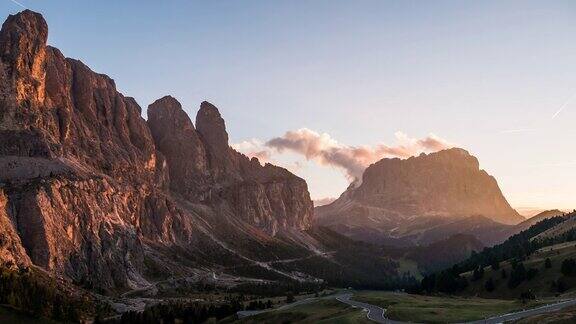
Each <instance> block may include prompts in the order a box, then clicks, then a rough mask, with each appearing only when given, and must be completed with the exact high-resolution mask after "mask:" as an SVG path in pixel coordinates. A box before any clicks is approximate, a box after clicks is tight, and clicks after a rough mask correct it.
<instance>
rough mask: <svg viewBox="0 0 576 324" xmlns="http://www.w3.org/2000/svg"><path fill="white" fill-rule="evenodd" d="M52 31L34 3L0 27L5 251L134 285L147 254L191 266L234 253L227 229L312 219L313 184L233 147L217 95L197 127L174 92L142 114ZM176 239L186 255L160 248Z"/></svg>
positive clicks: (9, 259) (181, 267) (170, 269)
mask: <svg viewBox="0 0 576 324" xmlns="http://www.w3.org/2000/svg"><path fill="white" fill-rule="evenodd" d="M47 35H48V27H47V24H46V22H45V21H44V19H43V18H42V16H41V15H40V14H37V13H34V12H31V11H28V10H26V11H24V12H22V13H20V14H17V15H13V16H10V17H9V18H8V19H7V20H6V22H5V23H4V24H3V26H2V30H1V31H0V170H1V172H0V261H2V262H6V263H10V264H14V265H30V264H34V265H37V266H40V267H42V268H44V269H46V270H47V271H49V272H50V273H53V274H57V275H62V276H65V277H68V278H70V279H72V280H73V281H74V282H76V283H79V284H81V285H83V286H86V287H94V288H96V287H100V288H104V289H110V288H138V287H143V286H146V285H148V284H149V282H148V280H147V279H146V278H145V276H144V275H143V274H144V273H145V272H146V270H147V265H146V264H147V262H145V260H148V264H149V263H150V262H151V261H150V260H152V261H154V260H157V261H158V264H160V266H161V267H163V271H164V272H166V273H168V274H170V273H176V272H178V273H187V274H190V273H196V272H195V271H197V268H203V269H206V268H208V267H213V266H216V265H217V262H220V261H222V260H218V259H217V258H212V256H213V255H217V253H218V252H219V251H224V252H222V253H232V252H230V251H229V249H225V248H224V247H223V246H224V245H225V243H226V242H225V241H226V238H227V237H233V238H238V237H243V238H244V239H245V240H250V239H252V237H251V236H242V235H247V234H245V233H259V235H263V237H271V236H272V235H275V234H277V233H278V231H281V230H283V229H306V228H308V227H309V226H310V224H311V218H312V202H311V201H310V198H309V194H308V190H307V186H306V183H305V182H304V181H303V180H302V179H300V178H298V177H296V176H294V175H292V174H291V173H289V172H288V171H286V170H284V169H281V168H278V167H275V166H272V165H266V166H264V167H262V166H261V165H260V164H259V162H258V161H256V160H253V161H250V160H249V159H248V158H246V157H245V156H243V155H241V154H239V153H237V152H235V151H233V150H232V149H230V148H229V147H228V144H227V134H226V131H225V127H224V121H223V120H222V118H221V117H220V114H219V113H218V110H217V109H216V108H215V107H213V106H211V105H209V104H207V103H203V104H202V107H201V110H200V113H199V119H198V127H199V130H198V131H196V129H195V128H194V125H193V124H192V122H191V121H190V119H189V118H188V116H187V115H186V113H185V112H184V111H183V110H182V108H181V106H180V104H179V103H178V102H177V101H176V100H175V99H173V98H170V97H166V98H163V99H161V100H159V101H157V102H155V103H154V104H152V105H151V106H150V108H149V116H150V121H149V123H147V122H146V121H145V120H144V119H143V118H142V117H141V113H142V111H141V108H140V107H139V106H138V104H137V103H136V102H135V100H134V99H132V98H129V97H125V96H123V95H122V94H120V93H119V92H118V91H117V90H116V86H115V84H114V81H113V80H112V79H110V78H109V77H108V76H106V75H103V74H98V73H95V72H93V71H92V70H90V68H88V67H87V66H86V65H84V64H83V63H82V62H80V61H77V60H73V59H69V58H65V57H64V56H63V55H62V53H61V52H60V51H59V50H58V49H56V48H53V47H50V46H47V45H46V40H47ZM149 125H150V127H149ZM164 155H165V156H166V157H164ZM240 229H242V231H243V234H242V235H240V234H238V233H236V234H234V233H231V231H234V230H238V231H239V230H240ZM232 234H234V235H232ZM266 235H268V236H266ZM218 237H221V238H218ZM175 247H177V248H178V249H179V250H178V251H186V252H185V253H188V254H187V255H188V256H189V258H188V259H187V260H186V263H185V264H184V263H178V262H176V261H173V260H172V259H173V258H172V257H166V255H164V254H163V253H165V251H168V250H169V249H173V248H175ZM219 249H220V250H219ZM241 252H243V251H240V252H238V253H241ZM234 253H236V252H234ZM168 265H169V266H168Z"/></svg>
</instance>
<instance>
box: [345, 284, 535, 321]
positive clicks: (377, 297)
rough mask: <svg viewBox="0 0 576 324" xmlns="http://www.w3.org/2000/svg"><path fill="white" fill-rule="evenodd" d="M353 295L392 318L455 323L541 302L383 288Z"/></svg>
mask: <svg viewBox="0 0 576 324" xmlns="http://www.w3.org/2000/svg"><path fill="white" fill-rule="evenodd" d="M352 299H354V300H357V301H361V302H365V303H368V304H373V305H378V306H380V307H382V308H385V309H387V311H386V316H387V317H389V318H390V319H394V320H400V321H412V322H420V323H422V322H426V323H453V322H462V321H473V320H480V319H483V318H486V317H491V316H494V315H499V314H505V313H508V312H511V311H515V310H521V309H523V308H531V307H535V306H537V305H541V304H542V303H541V302H532V303H529V304H522V303H521V302H520V301H516V300H501V299H483V298H465V297H437V296H420V295H409V294H401V293H393V292H382V291H360V292H357V293H355V294H354V297H352Z"/></svg>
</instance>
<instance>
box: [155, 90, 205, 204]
mask: <svg viewBox="0 0 576 324" xmlns="http://www.w3.org/2000/svg"><path fill="white" fill-rule="evenodd" d="M148 126H149V127H150V131H151V133H152V137H153V138H154V142H155V143H156V148H157V149H158V150H159V151H160V152H162V154H163V155H164V156H165V158H166V161H167V163H168V165H169V168H168V170H169V174H170V179H171V181H170V187H171V188H172V190H174V191H176V192H179V193H181V194H183V195H185V196H187V197H188V198H191V199H194V200H197V199H200V196H201V194H200V192H201V191H202V189H201V187H203V186H204V184H205V183H206V180H207V179H206V178H207V177H208V172H209V170H208V159H207V156H206V150H205V148H204V144H203V143H202V141H201V140H200V137H199V136H198V132H197V131H196V129H195V128H194V125H193V124H192V121H191V120H190V118H189V117H188V114H186V112H185V111H184V110H183V109H182V105H181V104H180V102H178V100H176V99H175V98H173V97H171V96H165V97H163V98H161V99H158V100H156V101H155V102H154V103H152V104H151V105H149V106H148Z"/></svg>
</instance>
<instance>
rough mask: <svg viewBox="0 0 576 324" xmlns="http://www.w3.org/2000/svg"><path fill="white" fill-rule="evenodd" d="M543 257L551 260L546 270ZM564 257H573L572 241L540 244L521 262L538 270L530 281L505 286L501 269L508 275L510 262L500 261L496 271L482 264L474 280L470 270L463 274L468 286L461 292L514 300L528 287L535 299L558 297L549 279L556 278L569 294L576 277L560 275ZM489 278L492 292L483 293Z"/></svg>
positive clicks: (574, 246)
mask: <svg viewBox="0 0 576 324" xmlns="http://www.w3.org/2000/svg"><path fill="white" fill-rule="evenodd" d="M546 258H550V260H551V261H552V268H550V269H546V268H545V267H544V262H545V260H546ZM566 258H576V242H567V243H561V244H557V245H553V246H548V247H544V248H542V249H540V250H538V251H536V252H535V253H533V254H532V255H531V256H530V257H529V258H527V259H526V260H525V261H524V262H523V263H524V266H525V267H526V269H528V268H536V269H538V274H537V275H536V277H534V278H533V279H532V280H528V281H524V282H522V283H521V284H520V285H519V286H518V287H516V288H513V289H510V288H508V278H502V274H501V271H502V269H505V270H506V272H507V274H508V277H509V276H510V272H511V270H512V265H511V264H510V263H509V262H502V263H501V264H500V269H499V270H496V271H494V270H492V268H491V267H485V268H484V276H483V277H482V278H481V279H480V280H477V281H472V273H471V272H468V273H465V274H464V276H465V277H466V278H467V279H468V282H469V283H470V285H469V286H468V287H467V288H466V289H465V290H464V291H463V292H462V294H463V295H467V296H479V297H486V298H503V299H514V298H519V296H520V294H521V293H522V292H524V291H528V290H531V291H532V292H534V293H535V294H536V297H537V298H549V297H555V296H558V297H559V296H562V295H559V294H558V293H557V292H556V291H555V290H554V289H552V282H553V281H556V280H558V279H559V278H563V279H564V280H565V282H566V283H567V284H568V287H569V290H568V293H572V294H573V293H574V291H575V288H576V277H564V276H563V275H562V273H561V271H560V268H561V265H562V261H563V260H564V259H566ZM489 278H492V280H494V283H495V287H496V289H495V290H494V291H493V292H487V291H486V289H484V284H485V282H486V280H488V279H489Z"/></svg>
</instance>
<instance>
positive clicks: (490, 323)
mask: <svg viewBox="0 0 576 324" xmlns="http://www.w3.org/2000/svg"><path fill="white" fill-rule="evenodd" d="M352 295H353V294H352V293H346V294H338V295H332V296H327V297H320V298H318V297H316V298H307V299H302V300H299V301H296V302H294V303H292V304H288V305H284V306H281V307H278V308H273V309H267V310H257V311H239V312H238V313H237V315H238V317H239V318H243V317H247V316H253V315H257V314H261V313H265V312H271V311H276V310H284V309H288V308H292V307H294V306H298V305H302V304H307V303H310V302H313V301H315V300H318V299H328V298H335V299H336V300H337V301H339V302H341V303H345V304H348V305H350V306H353V307H358V308H362V309H365V310H366V311H367V314H366V317H367V318H368V319H369V320H371V321H374V322H376V323H386V324H407V323H409V322H402V321H395V320H391V319H388V318H386V316H385V314H386V310H385V309H383V308H382V307H380V306H376V305H372V304H366V303H362V302H358V301H355V300H351V299H350V298H351V297H352ZM575 305H576V299H571V300H564V301H561V302H558V303H554V304H549V305H544V306H540V307H536V308H531V309H527V310H523V311H519V312H514V313H508V314H504V315H498V316H494V317H490V318H486V319H483V320H479V321H472V322H464V323H461V324H498V323H504V322H508V321H515V320H519V319H522V318H526V317H530V316H535V315H540V314H544V313H549V312H554V311H559V310H561V309H563V308H565V307H568V306H575Z"/></svg>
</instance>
